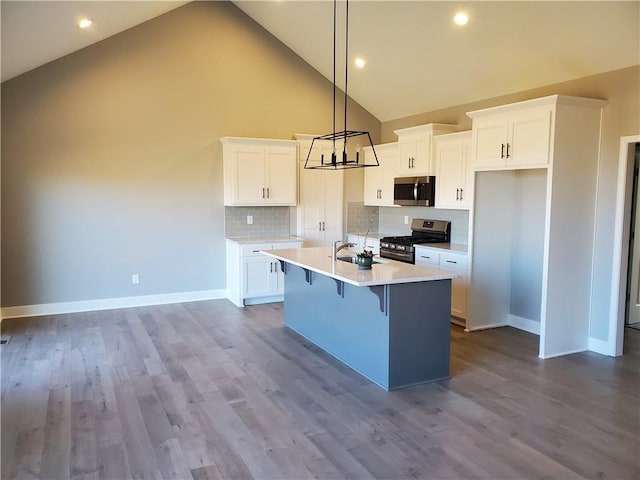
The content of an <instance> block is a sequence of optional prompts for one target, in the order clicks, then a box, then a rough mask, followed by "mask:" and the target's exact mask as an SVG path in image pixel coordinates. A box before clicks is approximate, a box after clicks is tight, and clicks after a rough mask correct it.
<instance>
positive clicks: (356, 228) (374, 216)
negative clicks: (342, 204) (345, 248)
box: [345, 202, 380, 233]
mask: <svg viewBox="0 0 640 480" xmlns="http://www.w3.org/2000/svg"><path fill="white" fill-rule="evenodd" d="M379 210H380V209H379V208H378V207H368V206H365V205H364V203H362V202H349V203H348V204H347V211H346V215H345V217H346V219H347V229H346V233H366V232H367V231H369V233H375V232H378V231H379V230H378V223H379V217H378V213H379Z"/></svg>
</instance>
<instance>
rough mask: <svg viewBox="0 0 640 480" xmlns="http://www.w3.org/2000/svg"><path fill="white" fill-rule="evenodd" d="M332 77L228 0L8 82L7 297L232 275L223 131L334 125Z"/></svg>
mask: <svg viewBox="0 0 640 480" xmlns="http://www.w3.org/2000/svg"><path fill="white" fill-rule="evenodd" d="M331 88H332V86H331V83H330V82H329V81H327V80H326V79H325V78H324V77H322V76H321V75H320V74H318V73H317V72H316V71H315V70H313V69H312V68H311V67H310V66H309V65H307V64H306V63H305V62H304V61H303V60H301V59H300V58H299V57H298V56H296V55H295V54H294V53H293V52H292V51H291V50H289V49H288V48H287V47H285V46H284V45H283V44H281V43H280V42H279V41H277V40H276V39H275V38H274V37H272V36H271V35H270V34H268V33H267V32H266V31H264V30H263V29H262V27H260V26H259V25H258V24H256V23H255V22H253V21H252V20H251V19H249V18H248V17H247V16H246V15H244V14H243V13H242V12H241V11H240V10H239V9H237V8H236V7H235V6H234V5H233V4H231V3H227V2H193V3H190V4H187V5H186V6H184V7H181V8H179V9H176V10H174V11H171V12H169V13H167V14H165V15H163V16H161V17H158V18H156V19H154V20H151V21H149V22H147V23H145V24H143V25H140V26H138V27H135V28H133V29H131V30H128V31H126V32H123V33H121V34H118V35H116V36H114V37H111V38H109V39H107V40H105V41H102V42H100V43H98V44H95V45H93V46H90V47H88V48H85V49H83V50H81V51H79V52H76V53H73V54H71V55H68V56H66V57H64V58H62V59H60V60H57V61H54V62H52V63H49V64H47V65H45V66H43V67H40V68H38V69H36V70H33V71H31V72H28V73H26V74H24V75H21V76H18V77H16V78H13V79H11V80H9V81H7V82H4V83H3V84H2V103H1V105H2V173H3V175H2V233H3V238H2V305H3V306H16V305H18V306H19V305H33V304H41V303H54V302H70V301H80V300H90V299H102V298H114V297H123V296H135V295H151V294H163V293H173V292H190V291H202V290H218V289H224V288H225V272H224V268H225V267H224V264H225V263H224V256H225V254H224V221H223V219H224V217H223V215H224V208H223V205H222V198H223V195H222V189H223V184H222V162H221V153H222V149H221V147H220V144H219V138H220V137H223V136H227V135H232V136H250V137H268V138H282V139H291V138H293V134H294V133H328V131H329V130H330V129H331V107H332V105H331V98H332V97H331ZM349 119H350V125H349V127H350V128H353V129H358V130H360V129H361V130H368V131H371V133H372V135H373V136H374V137H375V138H376V140H378V139H379V132H380V122H378V121H377V120H376V119H375V118H374V117H373V116H372V115H370V114H369V113H367V112H366V111H364V110H363V109H362V108H360V107H359V106H358V105H355V104H354V105H351V106H350V110H349ZM353 182H354V184H355V188H356V189H357V188H360V191H361V182H362V180H361V174H360V176H358V175H355V176H354V178H353ZM347 188H348V191H352V190H353V188H352V186H351V185H350V184H349V185H347ZM132 273H138V274H139V275H140V284H139V285H137V286H134V285H131V281H130V278H131V274H132Z"/></svg>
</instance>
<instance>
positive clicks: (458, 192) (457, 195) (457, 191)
mask: <svg viewBox="0 0 640 480" xmlns="http://www.w3.org/2000/svg"><path fill="white" fill-rule="evenodd" d="M458 200H460V189H459V188H456V201H458Z"/></svg>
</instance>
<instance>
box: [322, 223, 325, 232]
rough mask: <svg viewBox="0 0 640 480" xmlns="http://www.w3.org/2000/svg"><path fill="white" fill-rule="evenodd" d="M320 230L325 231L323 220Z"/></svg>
mask: <svg viewBox="0 0 640 480" xmlns="http://www.w3.org/2000/svg"><path fill="white" fill-rule="evenodd" d="M322 231H323V232H324V231H325V228H324V222H322Z"/></svg>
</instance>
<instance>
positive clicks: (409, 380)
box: [262, 247, 455, 390]
mask: <svg viewBox="0 0 640 480" xmlns="http://www.w3.org/2000/svg"><path fill="white" fill-rule="evenodd" d="M262 253H264V254H265V255H268V256H270V257H273V258H276V259H278V260H280V263H281V266H282V271H283V272H284V274H285V275H284V278H285V284H284V323H285V325H286V326H287V327H289V328H290V329H292V330H293V331H295V332H296V333H298V334H300V335H302V336H303V337H305V338H307V339H308V340H310V341H311V342H313V343H315V344H316V345H318V346H319V347H321V348H322V349H323V350H325V351H326V352H328V353H329V354H331V355H333V356H334V357H336V358H337V359H339V360H340V361H342V362H343V363H345V364H347V365H348V366H349V367H351V368H353V369H354V370H356V371H357V372H359V373H360V374H362V375H364V376H365V377H366V378H368V379H369V380H371V381H372V382H374V383H376V384H377V385H379V386H380V387H382V388H384V389H385V390H394V389H399V388H404V387H409V386H412V385H417V384H421V383H427V382H433V381H438V380H443V379H447V378H449V344H450V321H451V318H450V311H451V279H452V278H454V277H455V274H451V273H449V272H445V271H441V270H434V269H429V268H425V267H422V266H416V265H412V264H406V263H402V262H396V261H394V260H387V259H378V261H380V262H383V263H375V264H374V265H373V266H372V268H371V269H370V270H361V269H359V268H358V265H356V264H352V263H347V262H344V261H339V260H338V261H334V260H333V259H332V255H331V248H329V247H314V248H297V249H282V250H268V251H263V252H262Z"/></svg>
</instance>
